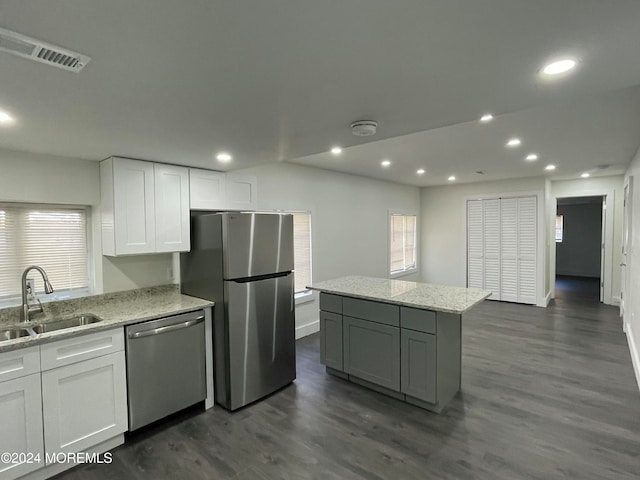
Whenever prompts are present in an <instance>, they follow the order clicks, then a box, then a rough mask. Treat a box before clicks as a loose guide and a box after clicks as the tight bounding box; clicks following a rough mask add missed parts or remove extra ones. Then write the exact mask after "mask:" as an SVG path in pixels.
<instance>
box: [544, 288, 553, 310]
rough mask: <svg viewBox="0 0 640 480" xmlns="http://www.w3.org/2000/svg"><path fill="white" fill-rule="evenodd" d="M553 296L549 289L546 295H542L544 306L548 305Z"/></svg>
mask: <svg viewBox="0 0 640 480" xmlns="http://www.w3.org/2000/svg"><path fill="white" fill-rule="evenodd" d="M552 298H553V296H552V293H551V290H549V292H548V293H547V296H546V297H544V306H545V307H548V306H549V304H550V303H551V299H552Z"/></svg>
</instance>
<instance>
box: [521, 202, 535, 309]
mask: <svg viewBox="0 0 640 480" xmlns="http://www.w3.org/2000/svg"><path fill="white" fill-rule="evenodd" d="M536 204H537V198H536V197H522V198H519V199H518V302H520V303H536V292H537V289H536V277H537V275H536V266H537V241H536V236H537V232H538V228H537V224H538V222H537V219H538V209H537V207H536Z"/></svg>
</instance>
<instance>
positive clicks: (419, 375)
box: [400, 329, 436, 403]
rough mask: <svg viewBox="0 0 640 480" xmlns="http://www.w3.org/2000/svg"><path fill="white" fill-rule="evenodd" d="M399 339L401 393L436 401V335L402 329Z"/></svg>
mask: <svg viewBox="0 0 640 480" xmlns="http://www.w3.org/2000/svg"><path fill="white" fill-rule="evenodd" d="M400 339H401V342H400V352H401V367H400V368H401V371H402V379H401V382H402V386H401V391H402V393H405V394H407V395H411V396H412V397H415V398H418V399H420V400H424V401H425V402H430V403H436V336H435V335H430V334H428V333H423V332H416V331H413V330H406V329H402V332H401V335H400Z"/></svg>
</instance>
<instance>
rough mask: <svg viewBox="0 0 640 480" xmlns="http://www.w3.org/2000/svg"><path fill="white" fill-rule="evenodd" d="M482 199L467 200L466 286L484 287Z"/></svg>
mask: <svg viewBox="0 0 640 480" xmlns="http://www.w3.org/2000/svg"><path fill="white" fill-rule="evenodd" d="M482 223H483V218H482V200H469V201H467V286H468V287H469V288H484V265H483V258H482V257H483V251H484V246H483V226H482Z"/></svg>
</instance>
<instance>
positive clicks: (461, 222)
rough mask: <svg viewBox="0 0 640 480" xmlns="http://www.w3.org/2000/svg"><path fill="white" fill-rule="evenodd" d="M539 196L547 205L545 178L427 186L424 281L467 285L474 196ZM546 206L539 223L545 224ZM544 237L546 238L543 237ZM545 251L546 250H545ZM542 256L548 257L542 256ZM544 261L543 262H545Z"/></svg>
mask: <svg viewBox="0 0 640 480" xmlns="http://www.w3.org/2000/svg"><path fill="white" fill-rule="evenodd" d="M511 194H540V195H542V197H541V199H540V200H539V203H541V204H544V198H545V197H544V194H545V179H544V178H543V177H533V178H522V179H515V180H503V181H497V182H481V183H468V184H462V185H446V186H442V187H426V188H423V189H422V190H421V211H422V279H423V281H425V282H429V283H439V284H444V285H455V286H459V287H466V285H467V233H466V232H467V227H466V218H467V210H466V209H467V206H466V202H467V200H469V199H470V198H473V197H478V198H480V197H484V198H487V197H491V196H496V197H497V196H503V195H511ZM539 198H540V197H539ZM544 212H545V209H544V205H540V207H539V218H540V220H539V223H540V224H541V225H542V224H544V218H545V215H544ZM540 237H541V238H542V237H543V235H540ZM542 251H543V252H544V250H542ZM541 256H542V257H544V256H545V254H544V253H543V254H542V255H541ZM542 261H544V259H543V260H542ZM543 267H544V264H543V263H541V264H540V272H539V277H540V282H539V284H540V286H541V287H540V288H542V289H544V270H543Z"/></svg>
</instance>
